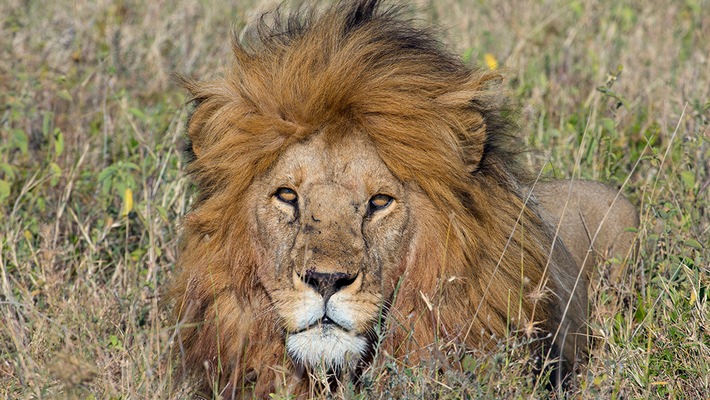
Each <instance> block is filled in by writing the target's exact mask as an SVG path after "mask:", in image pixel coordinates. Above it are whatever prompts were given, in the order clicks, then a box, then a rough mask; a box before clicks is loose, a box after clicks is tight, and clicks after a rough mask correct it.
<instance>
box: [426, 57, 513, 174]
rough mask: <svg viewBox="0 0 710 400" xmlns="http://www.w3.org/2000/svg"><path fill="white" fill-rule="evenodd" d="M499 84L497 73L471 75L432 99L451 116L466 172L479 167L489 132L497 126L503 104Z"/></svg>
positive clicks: (487, 72) (473, 170)
mask: <svg viewBox="0 0 710 400" xmlns="http://www.w3.org/2000/svg"><path fill="white" fill-rule="evenodd" d="M502 81H503V77H502V75H500V74H499V73H497V72H492V71H486V72H483V73H480V74H477V73H474V74H473V75H472V76H471V77H469V79H468V80H467V81H466V82H465V83H464V84H462V85H460V86H458V87H457V88H456V90H454V91H451V92H448V93H445V94H443V95H441V96H439V97H438V98H437V99H436V100H437V102H438V103H439V104H441V105H443V106H444V107H446V108H447V109H448V110H449V111H450V112H452V113H453V115H455V119H456V121H457V123H458V125H459V126H458V129H459V144H460V146H461V150H462V151H461V153H462V154H463V157H464V159H463V162H464V163H465V164H466V168H467V170H468V171H469V172H470V173H474V172H476V171H478V170H479V169H480V168H481V161H482V160H483V158H484V156H485V152H486V149H487V147H486V144H487V143H488V142H489V141H490V139H491V138H489V137H488V135H489V132H490V131H491V129H492V128H493V127H495V126H496V125H498V122H497V121H498V120H499V119H500V118H499V117H500V116H499V114H500V111H501V110H502V108H503V102H504V97H502V96H501V90H500V85H501V83H502ZM491 125H492V126H491Z"/></svg>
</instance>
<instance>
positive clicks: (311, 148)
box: [267, 131, 401, 196]
mask: <svg viewBox="0 0 710 400" xmlns="http://www.w3.org/2000/svg"><path fill="white" fill-rule="evenodd" d="M326 134H327V132H326V133H319V134H315V135H313V136H312V137H311V138H310V139H309V140H306V141H304V142H300V143H296V144H294V145H292V146H290V147H289V148H287V149H286V150H285V151H284V153H283V154H282V155H281V157H280V158H279V159H278V160H277V162H276V163H275V165H274V167H273V168H272V169H271V170H270V173H269V174H268V176H267V180H268V181H270V182H271V184H272V185H274V186H279V185H292V186H294V187H297V188H302V189H308V188H312V187H316V186H319V185H324V184H325V185H337V186H340V187H342V188H343V189H345V190H347V191H348V192H349V193H350V194H351V195H352V196H356V195H357V194H362V195H371V194H373V193H376V192H379V191H383V190H384V191H388V192H397V191H398V189H399V187H400V186H401V184H400V182H399V181H398V180H397V179H396V178H395V177H394V175H392V173H391V172H390V171H389V169H388V168H387V166H386V165H385V163H384V162H383V161H382V159H381V158H380V156H379V155H378V153H377V149H376V147H375V145H374V144H373V143H372V142H371V141H370V140H369V139H368V138H367V136H366V135H364V134H361V133H358V132H356V131H354V132H346V133H343V134H342V135H341V136H340V137H339V138H338V139H337V140H335V141H333V140H332V139H327V138H326Z"/></svg>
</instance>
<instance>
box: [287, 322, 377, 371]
mask: <svg viewBox="0 0 710 400" xmlns="http://www.w3.org/2000/svg"><path fill="white" fill-rule="evenodd" d="M366 348H367V341H366V340H365V339H364V338H362V337H360V336H357V335H355V334H354V333H350V332H346V331H344V330H342V329H340V328H338V327H336V326H330V325H325V326H316V327H313V328H311V329H309V330H307V331H303V332H299V333H297V334H293V335H289V336H288V337H287V338H286V349H287V350H288V353H289V355H291V358H293V359H294V360H295V361H296V362H299V363H303V364H305V365H308V366H310V367H312V368H342V367H344V366H346V365H352V363H354V362H357V361H358V360H359V359H360V357H362V355H363V353H364V352H365V349H366Z"/></svg>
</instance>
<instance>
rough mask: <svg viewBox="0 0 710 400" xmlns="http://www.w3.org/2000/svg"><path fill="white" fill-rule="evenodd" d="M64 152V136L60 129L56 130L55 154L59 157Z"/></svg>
mask: <svg viewBox="0 0 710 400" xmlns="http://www.w3.org/2000/svg"><path fill="white" fill-rule="evenodd" d="M63 152H64V135H63V134H62V132H61V131H60V130H59V129H55V130H54V154H55V155H56V156H57V157H59V156H61V155H62V153H63Z"/></svg>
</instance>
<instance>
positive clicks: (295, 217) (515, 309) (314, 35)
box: [171, 0, 627, 397]
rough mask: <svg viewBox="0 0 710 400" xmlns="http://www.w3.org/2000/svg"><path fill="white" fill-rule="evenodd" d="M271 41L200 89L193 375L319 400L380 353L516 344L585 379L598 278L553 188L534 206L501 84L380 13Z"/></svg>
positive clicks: (357, 13)
mask: <svg viewBox="0 0 710 400" xmlns="http://www.w3.org/2000/svg"><path fill="white" fill-rule="evenodd" d="M256 32H257V34H254V35H252V37H251V38H250V39H249V40H247V42H246V44H239V43H238V42H236V41H235V44H234V51H235V56H236V65H235V66H234V68H233V69H232V70H231V71H230V72H229V73H228V74H227V76H225V77H224V78H221V79H218V80H216V81H212V82H207V83H200V82H192V81H186V82H184V84H185V86H186V87H187V88H188V89H189V90H190V91H191V92H192V94H193V96H194V98H195V100H196V103H197V107H196V109H195V112H194V114H193V115H192V117H191V119H190V121H189V126H188V135H189V138H190V140H191V142H192V150H193V152H194V160H193V161H192V162H191V165H190V172H191V174H192V177H193V179H194V181H195V182H196V184H197V186H198V188H199V190H200V197H199V199H198V201H197V203H196V205H195V206H194V208H193V210H192V211H191V212H190V214H189V215H188V216H187V217H186V218H185V224H184V234H183V243H182V247H181V252H180V258H179V262H178V267H179V275H178V277H177V279H176V281H175V284H174V285H173V288H172V292H171V297H172V298H173V299H174V300H175V302H176V314H177V316H178V318H179V321H180V323H179V325H178V333H179V340H180V344H181V347H180V349H181V351H183V353H182V360H183V362H184V365H185V367H186V369H187V370H189V371H192V372H194V373H196V374H197V375H200V376H205V375H204V374H205V373H204V372H200V371H204V369H205V368H207V376H208V379H206V380H205V381H206V382H209V383H210V384H211V385H214V388H215V390H219V391H222V395H224V396H227V397H230V396H237V397H238V396H247V395H250V394H257V395H259V396H264V395H265V394H266V393H268V392H270V391H274V390H277V389H278V388H282V389H283V390H286V391H292V392H300V393H304V392H305V391H306V390H308V388H309V385H310V380H309V378H308V374H309V373H311V374H314V375H316V376H318V375H322V374H324V373H325V374H326V375H327V374H331V375H332V374H335V375H339V376H340V377H341V378H342V377H343V376H346V375H349V374H355V375H357V374H358V373H359V371H360V369H361V368H363V367H364V366H366V365H367V363H368V362H369V361H371V358H372V356H373V354H375V353H376V350H383V352H384V351H386V352H387V353H388V354H390V355H392V356H394V357H398V358H400V359H402V360H404V359H407V360H409V362H417V361H418V360H421V359H422V358H425V357H428V356H429V355H430V354H431V350H432V348H431V346H432V345H434V344H435V343H437V342H440V341H450V340H451V341H457V342H459V343H461V344H462V345H464V346H470V347H486V346H490V345H491V344H494V343H495V342H496V340H498V339H501V338H503V337H504V336H505V335H506V334H507V332H510V331H511V330H513V331H520V332H524V333H525V334H527V335H530V336H531V337H537V338H541V340H540V341H539V343H541V346H540V347H539V348H538V349H537V350H538V351H540V352H541V353H540V354H541V356H546V357H560V359H561V361H560V364H559V365H560V368H559V369H558V371H560V373H565V372H568V371H570V370H571V369H572V368H573V366H574V364H575V363H576V362H577V360H579V359H582V358H583V357H584V354H585V352H586V346H587V345H586V336H585V333H586V331H585V318H586V312H587V294H586V289H587V283H586V282H587V277H586V275H585V274H583V273H580V269H579V267H578V263H577V262H576V261H575V257H578V252H577V246H576V244H575V247H573V248H574V249H575V252H574V253H573V254H571V255H570V253H569V252H568V251H567V249H566V248H565V246H564V245H563V244H562V243H561V242H560V241H559V240H558V241H556V242H555V231H556V229H555V223H556V220H555V218H553V217H550V214H548V213H547V212H546V211H544V209H543V208H540V207H539V206H538V204H537V201H539V202H540V203H541V204H542V205H543V206H544V205H546V204H548V201H549V199H548V198H547V197H546V196H545V193H544V192H545V191H544V190H543V192H542V193H540V192H537V193H536V194H535V196H532V197H529V196H528V190H527V189H526V188H527V187H528V186H527V185H528V184H529V183H528V180H527V174H526V172H525V168H522V167H520V166H519V163H518V162H517V157H516V153H517V151H518V150H517V145H516V139H515V138H514V136H513V135H511V133H510V130H511V129H512V128H513V127H512V126H510V125H509V123H508V122H507V120H506V117H505V115H504V114H505V111H506V110H505V108H504V97H502V93H501V90H500V89H499V88H498V86H497V85H498V81H499V78H500V77H499V76H498V75H497V74H495V73H492V72H480V71H475V70H471V69H470V68H469V67H467V66H465V65H464V64H462V63H461V62H460V61H458V60H457V59H456V58H455V57H452V56H451V55H450V54H448V53H447V52H446V51H444V50H442V48H441V45H440V44H439V43H438V42H437V41H436V40H434V39H433V38H432V37H431V36H430V34H429V33H427V32H426V31H425V30H421V29H415V28H413V27H412V26H411V24H410V23H409V22H407V21H403V20H402V19H401V17H400V16H399V15H398V11H397V9H395V8H387V9H384V8H382V7H381V6H380V5H379V4H378V2H377V1H368V0H366V1H359V2H356V3H351V2H342V3H339V4H337V5H334V6H332V7H331V8H328V9H327V10H326V11H324V14H323V15H322V16H321V17H315V16H313V15H310V14H309V15H304V14H300V15H299V16H297V17H292V18H290V19H289V20H288V22H281V23H279V22H278V19H276V22H273V23H272V24H271V25H269V24H268V23H265V22H262V23H261V24H260V25H259V27H258V29H257V30H256ZM543 185H544V186H546V185H550V186H549V187H550V188H556V187H557V186H555V184H543ZM538 197H539V200H536V198H538ZM580 201H581V199H580ZM550 204H552V203H550ZM580 207H581V208H584V206H580ZM621 212H627V210H626V209H622V210H621ZM552 215H555V214H552ZM624 221H625V220H624ZM623 228H624V227H623V226H621V225H618V224H612V226H609V230H610V234H611V235H612V236H610V237H613V236H614V235H616V234H618V232H619V231H620V230H622V229H623ZM566 232H567V230H566V228H563V230H562V233H563V234H562V237H563V238H565V239H566V237H565V235H566ZM570 232H579V230H578V229H577V230H576V231H575V230H574V229H572V230H571V231H570ZM570 237H573V236H570ZM574 237H576V236H574ZM572 240H574V239H572ZM553 242H554V245H553ZM582 245H583V243H582ZM378 331H382V332H384V334H382V335H378V334H377V333H376V332H378ZM378 344H379V346H380V348H379V349H378V348H376V346H378ZM349 376H352V375H349Z"/></svg>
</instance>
